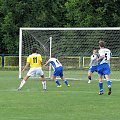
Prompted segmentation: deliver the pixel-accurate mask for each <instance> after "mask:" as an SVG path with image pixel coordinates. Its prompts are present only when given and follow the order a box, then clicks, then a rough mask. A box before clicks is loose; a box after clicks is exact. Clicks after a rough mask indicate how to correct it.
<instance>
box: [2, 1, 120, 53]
mask: <svg viewBox="0 0 120 120" xmlns="http://www.w3.org/2000/svg"><path fill="white" fill-rule="evenodd" d="M119 26H120V4H119V0H0V53H5V54H18V47H19V28H20V27H119Z"/></svg>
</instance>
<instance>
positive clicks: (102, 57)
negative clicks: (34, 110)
mask: <svg viewBox="0 0 120 120" xmlns="http://www.w3.org/2000/svg"><path fill="white" fill-rule="evenodd" d="M104 57H105V55H102V56H100V57H99V58H98V59H97V61H100V60H102V59H104Z"/></svg>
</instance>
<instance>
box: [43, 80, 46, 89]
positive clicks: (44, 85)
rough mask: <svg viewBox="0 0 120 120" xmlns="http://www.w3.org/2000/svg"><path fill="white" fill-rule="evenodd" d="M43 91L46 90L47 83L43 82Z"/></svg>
mask: <svg viewBox="0 0 120 120" xmlns="http://www.w3.org/2000/svg"><path fill="white" fill-rule="evenodd" d="M42 85H43V89H46V81H42Z"/></svg>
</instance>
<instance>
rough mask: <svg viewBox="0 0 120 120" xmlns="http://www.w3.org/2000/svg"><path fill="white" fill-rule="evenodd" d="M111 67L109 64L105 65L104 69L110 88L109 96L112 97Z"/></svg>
mask: <svg viewBox="0 0 120 120" xmlns="http://www.w3.org/2000/svg"><path fill="white" fill-rule="evenodd" d="M110 73H111V71H110V67H109V65H108V64H106V65H105V69H104V75H105V78H106V80H107V86H108V95H110V94H111V93H112V92H111V81H110Z"/></svg>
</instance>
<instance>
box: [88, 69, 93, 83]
mask: <svg viewBox="0 0 120 120" xmlns="http://www.w3.org/2000/svg"><path fill="white" fill-rule="evenodd" d="M91 80H92V72H91V71H90V70H89V71H88V83H91Z"/></svg>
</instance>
